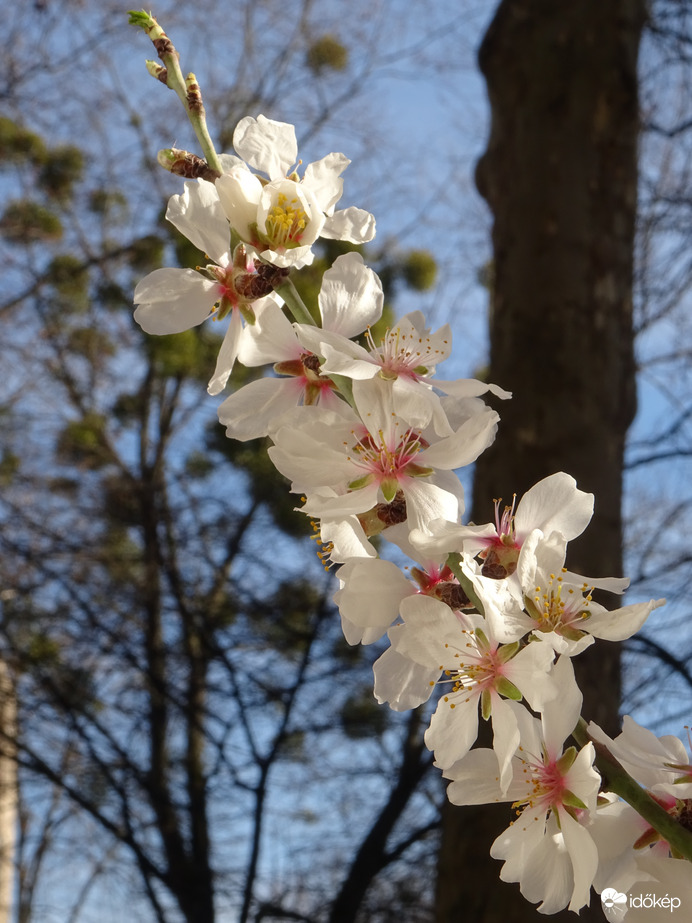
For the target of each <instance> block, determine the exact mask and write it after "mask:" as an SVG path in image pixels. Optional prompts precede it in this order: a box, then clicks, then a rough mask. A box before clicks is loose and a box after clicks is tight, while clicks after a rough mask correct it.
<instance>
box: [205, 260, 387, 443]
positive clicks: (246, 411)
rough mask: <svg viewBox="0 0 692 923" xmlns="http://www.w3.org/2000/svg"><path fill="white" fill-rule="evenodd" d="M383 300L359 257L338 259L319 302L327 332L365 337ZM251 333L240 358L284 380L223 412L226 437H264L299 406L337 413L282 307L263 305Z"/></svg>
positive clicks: (262, 384)
mask: <svg viewBox="0 0 692 923" xmlns="http://www.w3.org/2000/svg"><path fill="white" fill-rule="evenodd" d="M383 301H384V295H383V293H382V285H381V283H380V280H379V279H378V277H377V275H376V274H375V273H374V272H373V271H372V270H371V269H368V267H367V266H365V264H364V263H363V258H362V257H361V256H360V254H358V253H346V254H343V255H342V256H340V257H338V258H337V259H336V260H335V262H334V264H333V266H332V267H331V268H330V269H328V270H327V271H326V272H325V274H324V276H323V278H322V285H321V288H320V294H319V297H318V303H319V307H320V313H321V318H322V324H323V326H324V327H325V329H339V330H345V331H348V333H349V335H350V336H355V335H357V334H359V333H361V332H362V331H363V330H365V328H366V327H367V326H368V325H369V324H372V323H375V322H376V321H377V320H378V319H379V317H380V315H381V314H382V305H383ZM256 315H257V316H256V322H255V323H254V324H253V325H252V326H251V327H248V328H247V331H246V336H245V338H244V340H243V343H242V344H241V348H240V353H239V358H240V361H241V362H242V363H243V365H245V366H247V367H253V366H262V365H269V364H272V365H273V370H274V372H275V373H276V374H277V375H279V376H282V377H265V378H261V379H260V380H258V381H253V382H250V384H248V385H245V386H244V387H242V388H240V389H239V390H238V391H236V392H235V394H232V395H231V396H230V397H228V398H227V399H226V400H225V401H224V402H223V404H221V406H220V407H219V411H218V413H219V421H220V422H221V423H222V424H223V425H225V426H226V435H227V436H229V437H231V438H234V439H240V440H247V439H256V438H258V437H260V436H266V435H267V433H268V432H269V430H270V429H271V428H272V425H273V423H274V421H275V420H278V419H280V418H281V417H282V416H283V415H284V414H285V413H286V412H287V411H288V410H290V409H291V408H293V407H296V406H297V405H298V404H301V403H302V404H320V405H321V406H322V407H326V408H328V409H329V408H331V409H335V408H336V404H337V403H338V402H339V401H340V398H339V397H338V396H337V395H336V394H335V385H334V383H333V382H332V381H331V379H329V378H328V377H326V376H325V375H323V374H322V369H321V368H320V363H319V359H318V357H317V356H315V355H314V354H313V353H311V352H310V351H309V350H307V349H306V348H305V346H303V345H302V342H301V339H299V336H298V331H300V330H302V329H304V328H305V325H301V324H294V325H292V324H291V322H290V321H289V320H288V318H287V317H286V316H285V314H284V313H283V311H281V309H280V308H279V306H278V304H277V303H275V302H272V301H269V300H265V302H264V304H263V306H262V308H261V309H258V310H257V311H256Z"/></svg>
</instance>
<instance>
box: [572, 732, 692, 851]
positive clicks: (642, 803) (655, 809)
mask: <svg viewBox="0 0 692 923" xmlns="http://www.w3.org/2000/svg"><path fill="white" fill-rule="evenodd" d="M572 736H573V737H574V739H575V740H576V741H577V743H579V744H580V745H581V746H583V745H584V744H586V743H589V742H591V743H592V744H593V745H594V749H595V750H596V760H595V765H596V768H597V769H598V771H599V772H600V774H601V776H602V777H603V781H604V789H605V790H606V791H610V792H614V793H615V794H616V795H619V796H620V798H622V799H623V801H626V802H627V804H629V805H631V807H633V808H634V810H635V811H636V812H637V814H639V815H640V816H641V817H643V818H644V820H645V821H646V822H647V823H649V824H651V826H652V827H653V828H654V830H656V831H657V832H658V833H659V834H660V835H661V837H662V838H663V839H664V840H665V841H666V842H667V843H668V845H669V846H670V848H671V850H672V851H673V853H674V854H676V855H678V856H680V857H682V858H684V859H688V860H689V861H690V862H692V832H690V831H689V830H686V829H685V828H684V827H683V826H682V825H681V824H679V823H678V822H677V821H676V820H675V818H673V817H671V816H670V814H669V813H668V812H667V811H666V810H665V808H662V807H661V805H660V804H658V803H657V802H656V801H654V799H653V798H652V797H651V795H649V793H648V792H647V791H646V790H645V789H643V788H642V787H641V785H639V783H638V782H636V781H635V780H634V779H633V778H632V776H631V775H630V774H629V773H628V772H627V771H626V770H625V769H624V768H623V766H622V765H621V764H620V763H619V762H618V761H617V760H616V759H615V757H614V756H613V755H612V753H611V752H610V751H609V750H608V748H607V747H606V746H605V745H604V744H602V743H600V742H599V741H597V740H593V738H592V737H591V736H590V735H589V732H588V730H587V724H586V721H584V719H583V718H580V719H579V723H578V724H577V727H576V728H575V729H574V731H573V732H572Z"/></svg>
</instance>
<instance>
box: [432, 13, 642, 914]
mask: <svg viewBox="0 0 692 923" xmlns="http://www.w3.org/2000/svg"><path fill="white" fill-rule="evenodd" d="M644 16H645V9H644V2H643V0H612V2H609V3H603V2H601V0H580V2H578V3H577V2H570V3H555V2H554V0H503V2H501V3H500V5H499V7H498V9H497V12H496V15H495V18H494V19H493V21H492V23H491V25H490V27H489V29H488V32H487V34H486V36H485V38H484V41H483V43H482V45H481V49H480V54H479V59H480V65H481V70H482V71H483V74H484V75H485V78H486V80H487V86H488V94H489V98H490V104H491V110H492V123H491V133H490V139H489V142H488V148H487V151H486V153H485V154H484V156H483V157H482V158H481V160H480V162H479V164H478V168H477V184H478V188H479V191H480V192H481V194H482V195H483V196H484V198H485V199H486V200H487V202H488V204H489V206H490V208H491V210H492V213H493V217H494V225H493V247H494V273H493V276H494V279H493V292H492V305H491V318H490V342H491V347H490V371H489V374H490V379H491V380H492V381H494V382H497V383H498V384H500V385H502V386H503V387H505V388H509V389H511V390H513V392H514V397H513V399H512V400H511V401H510V402H508V403H507V404H504V405H503V406H502V407H501V408H500V413H501V417H502V419H501V422H500V429H499V435H498V439H497V442H496V444H495V446H493V447H492V448H491V449H490V450H489V451H487V452H486V453H484V455H483V456H481V458H480V459H479V461H478V463H477V467H476V474H475V483H474V498H473V516H474V520H475V521H476V522H487V521H488V520H489V519H491V518H492V500H493V498H496V497H498V498H499V497H502V498H504V500H505V501H511V498H512V495H513V494H514V493H516V494H517V497H520V496H521V495H522V494H523V493H524V492H525V491H526V490H527V489H528V488H529V487H530V486H531V485H532V484H534V483H535V482H537V481H538V480H540V479H541V478H543V477H545V476H547V475H549V474H552V473H553V472H555V471H560V470H563V471H567V472H568V473H569V474H572V475H573V476H574V477H575V478H576V480H577V484H578V486H579V487H580V488H582V489H583V490H588V491H592V492H593V493H594V494H595V496H596V508H595V514H594V518H593V520H592V523H591V525H590V526H589V528H588V529H587V532H586V534H585V536H584V537H583V538H582V539H580V540H578V541H575V542H574V543H572V544H571V545H570V549H569V557H568V565H569V566H570V568H571V569H572V570H575V571H577V572H580V573H583V574H585V575H588V576H601V575H606V574H612V575H619V574H621V572H622V519H621V494H622V466H623V454H624V443H625V435H626V431H627V428H628V426H629V424H630V423H631V421H632V418H633V415H634V411H635V403H636V390H635V377H634V376H635V365H634V356H633V330H632V260H633V237H634V221H635V211H636V194H637V157H636V155H637V130H638V100H637V73H636V65H637V52H638V45H639V39H640V34H641V29H642V25H643V22H644ZM575 667H576V668H577V670H578V679H579V681H580V685H581V688H582V690H583V692H584V708H583V714H584V715H585V716H586V717H589V718H593V719H594V720H596V721H598V722H599V723H600V724H602V725H603V726H604V727H606V728H609V729H611V730H614V729H615V725H616V721H617V711H618V703H619V690H620V667H619V649H618V646H617V645H611V644H608V643H607V642H599V643H597V644H596V645H595V648H594V649H592V650H591V651H590V652H587V654H583V655H582V656H581V657H580V658H578V659H577V661H576V662H575ZM508 821H509V817H508V810H507V808H506V807H505V808H503V809H501V810H497V811H496V810H495V809H492V810H491V809H488V808H481V809H472V808H453V807H451V806H450V807H449V809H448V810H447V813H446V817H445V822H444V827H443V841H442V851H441V856H440V863H439V880H438V901H437V921H438V923H453V921H454V923H458V921H459V920H473V921H474V923H494V921H496V920H498V921H499V920H502V921H503V923H518V921H523V920H535V919H536V908H535V907H534V906H533V905H531V904H528V903H527V902H525V901H524V900H523V898H521V897H519V895H518V893H517V887H516V886H515V885H506V884H502V883H500V882H499V880H498V873H499V870H500V865H499V863H498V862H495V861H493V860H490V859H489V858H487V856H488V849H489V846H490V843H491V842H492V840H493V839H494V837H495V836H496V835H497V834H498V833H499V832H500V830H502V829H504V827H506V826H507V823H508ZM592 908H593V909H592V910H591V911H590V913H593V916H591V917H590V918H591V919H602V916H601V910H600V906H598V901H597V899H596V900H594V901H592ZM572 916H573V915H572V914H570V917H572ZM562 918H563V915H561V914H560V915H556V916H555V917H552V918H551V919H562ZM564 918H567V917H566V914H565V916H564ZM587 918H588V917H587V914H586V913H585V912H584V911H583V912H582V915H581V917H580V919H587Z"/></svg>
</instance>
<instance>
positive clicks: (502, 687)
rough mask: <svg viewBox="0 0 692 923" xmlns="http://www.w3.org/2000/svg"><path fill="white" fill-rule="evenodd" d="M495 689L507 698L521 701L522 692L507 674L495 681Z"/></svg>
mask: <svg viewBox="0 0 692 923" xmlns="http://www.w3.org/2000/svg"><path fill="white" fill-rule="evenodd" d="M495 690H496V692H499V693H500V695H502V696H504V697H505V698H506V699H513V700H514V701H515V702H521V700H522V698H523V697H522V694H521V692H519V690H518V689H517V687H516V686H515V685H514V683H512V682H510V681H509V680H508V679H507V677H506V676H500V677H498V679H497V681H496V683H495Z"/></svg>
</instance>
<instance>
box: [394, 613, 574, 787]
mask: <svg viewBox="0 0 692 923" xmlns="http://www.w3.org/2000/svg"><path fill="white" fill-rule="evenodd" d="M401 614H402V617H403V620H404V623H403V625H399V626H395V627H394V628H392V629H391V630H390V632H389V639H390V641H391V644H392V647H393V648H394V650H396V651H397V652H398V653H399V654H402V655H403V656H405V657H408V658H409V659H411V660H413V661H414V662H415V663H418V664H421V665H422V666H425V667H429V668H433V667H435V666H437V670H438V676H439V672H440V671H442V672H443V673H444V677H445V678H444V679H443V680H441V683H442V684H443V686H448V688H447V689H446V691H444V692H443V694H442V697H441V698H440V701H439V704H438V706H437V710H436V711H435V714H434V715H433V717H432V720H431V722H430V727H429V728H428V730H427V731H426V734H425V742H426V744H427V746H428V747H429V749H431V750H433V751H434V753H435V764H436V765H437V766H439V767H441V768H442V769H445V768H448V767H449V766H451V765H452V764H453V763H455V762H456V761H457V760H459V759H461V757H462V756H464V755H465V754H466V753H467V752H468V750H469V748H470V747H471V746H472V745H473V743H474V742H475V740H476V737H477V735H478V711H479V707H480V709H481V712H482V715H483V717H484V718H485V719H486V720H487V719H488V718H490V717H492V722H493V731H494V741H493V746H494V748H495V751H496V753H497V755H498V760H499V762H500V767H501V777H502V785H504V786H506V785H507V784H508V783H509V780H510V778H511V770H510V765H509V761H510V759H511V757H512V756H513V754H514V752H515V751H516V748H517V746H518V745H519V730H518V725H517V721H516V716H515V714H514V712H513V711H512V709H511V708H509V707H508V705H507V701H506V700H507V699H508V698H509V699H521V698H522V697H524V698H526V699H527V701H528V702H529V704H530V705H531V707H532V708H535V709H537V710H540V709H541V708H542V707H543V705H544V704H545V702H546V701H548V700H549V699H551V698H554V697H555V696H556V695H557V692H558V689H557V687H556V685H555V682H554V680H553V679H552V677H551V675H550V672H551V667H552V663H553V656H554V654H553V651H552V649H551V648H550V647H549V646H548V645H547V644H542V643H540V642H537V643H532V644H528V645H527V646H526V647H524V648H523V649H520V646H519V645H518V644H507V645H500V644H499V643H498V642H497V641H496V640H495V639H494V638H493V637H492V635H491V634H490V632H489V628H488V625H487V623H486V622H485V620H484V619H483V618H482V616H480V615H472V614H469V615H461V614H460V613H458V612H456V613H455V612H453V611H452V609H451V608H450V607H449V606H447V605H446V604H444V603H443V602H441V601H439V600H436V599H433V598H431V597H427V596H423V595H418V596H413V597H407V598H406V599H404V600H403V601H402V603H401ZM430 691H431V692H432V689H431V690H430Z"/></svg>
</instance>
